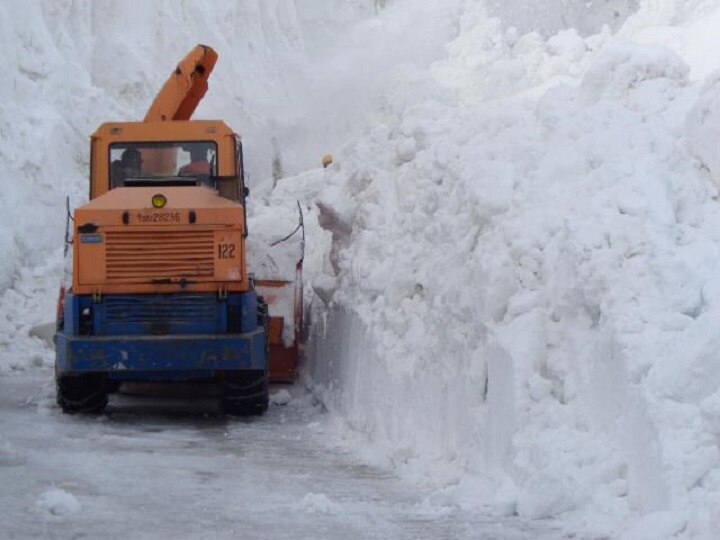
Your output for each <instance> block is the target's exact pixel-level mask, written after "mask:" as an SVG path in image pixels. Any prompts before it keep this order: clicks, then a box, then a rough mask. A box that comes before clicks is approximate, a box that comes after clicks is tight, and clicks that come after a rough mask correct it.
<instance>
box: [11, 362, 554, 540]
mask: <svg viewBox="0 0 720 540" xmlns="http://www.w3.org/2000/svg"><path fill="white" fill-rule="evenodd" d="M51 377H52V374H51V373H48V372H43V371H39V372H36V373H32V374H17V375H14V376H10V377H4V378H1V379H0V481H2V487H1V488H0V508H2V513H1V515H2V525H1V526H0V536H2V538H52V539H55V538H57V539H66V538H108V539H115V538H118V539H124V538H138V539H145V538H147V539H156V538H187V539H195V538H197V539H200V538H218V539H235V538H258V539H260V538H277V539H292V540H295V539H298V538H307V539H311V538H312V539H327V540H336V539H338V538H346V539H348V540H351V539H363V540H366V539H389V538H393V539H398V540H404V539H408V540H414V539H443V538H446V539H453V540H456V539H457V540H462V539H466V538H467V539H476V538H498V539H502V540H551V539H552V540H555V539H558V538H563V537H564V536H563V535H562V534H561V532H560V531H559V529H558V527H557V526H556V525H553V524H552V523H533V522H531V521H528V520H521V519H518V518H510V519H507V518H504V519H503V518H500V519H498V518H495V517H492V516H487V515H482V514H479V513H477V512H473V511H468V510H463V509H461V508H457V507H455V506H452V505H444V504H440V503H438V502H435V501H433V499H432V497H433V496H434V495H433V493H432V492H429V491H428V490H417V489H414V488H413V487H412V486H410V485H408V484H406V483H404V482H402V481H401V480H400V479H398V478H396V477H395V476H394V475H393V473H392V472H389V471H388V470H386V469H380V468H376V467H372V466H368V465H366V464H365V463H363V462H362V461H361V460H359V459H358V458H357V456H355V455H353V453H352V452H350V451H349V450H348V449H346V448H344V447H343V446H341V444H340V443H342V441H341V440H336V438H337V436H338V431H337V429H335V428H333V424H332V422H331V421H330V420H331V419H330V418H329V417H328V415H326V414H322V407H321V406H320V405H319V404H318V403H317V402H314V401H313V399H312V397H311V396H310V395H309V394H307V393H305V392H304V391H303V389H302V388H300V387H297V388H295V389H291V390H292V393H290V392H288V390H286V389H280V390H275V391H274V393H273V394H272V397H273V399H272V401H273V404H272V405H271V407H270V410H269V411H268V413H267V414H266V415H265V416H264V417H263V418H262V419H259V418H258V419H250V420H241V419H231V418H226V417H223V416H221V415H218V413H217V406H216V405H217V404H216V400H213V399H210V398H207V397H205V398H204V397H202V394H198V393H197V392H195V393H192V392H189V391H188V389H185V390H180V391H179V392H178V391H177V390H176V391H175V392H174V397H167V396H165V397H159V396H158V395H157V392H155V394H151V395H144V396H125V395H123V396H113V398H112V400H111V403H110V407H109V408H108V412H107V413H106V414H105V415H104V416H102V417H100V418H85V419H83V418H78V417H68V416H63V415H62V413H61V412H59V411H58V410H57V408H55V406H54V390H53V388H52V384H51V383H50V380H51ZM135 390H136V391H137V390H138V388H136V389H135ZM281 404H282V405H281Z"/></svg>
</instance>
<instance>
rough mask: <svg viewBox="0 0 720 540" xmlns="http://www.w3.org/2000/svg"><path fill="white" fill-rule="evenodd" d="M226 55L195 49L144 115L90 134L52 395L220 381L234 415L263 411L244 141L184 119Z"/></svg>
mask: <svg viewBox="0 0 720 540" xmlns="http://www.w3.org/2000/svg"><path fill="white" fill-rule="evenodd" d="M216 59H217V55H216V54H215V52H214V51H213V50H212V49H211V48H209V47H205V46H202V45H201V46H198V47H196V48H195V49H194V50H193V51H192V52H191V53H190V54H189V55H188V56H187V57H186V58H185V59H184V60H183V61H182V62H181V63H180V64H179V65H178V67H177V69H176V70H175V71H174V72H173V73H172V74H171V76H170V78H169V79H168V81H167V83H166V84H165V86H163V88H162V90H161V91H160V93H159V94H158V96H157V97H156V99H155V101H154V102H153V104H152V106H151V107H150V109H149V111H148V114H147V115H146V117H145V119H144V121H143V122H113V123H106V124H103V125H101V126H100V127H99V128H98V130H97V131H96V132H95V133H94V134H93V136H92V139H91V164H90V202H88V203H87V204H85V205H84V206H81V207H79V208H77V209H76V210H75V214H74V216H73V219H72V226H73V231H72V234H71V236H72V261H73V271H72V285H71V286H70V287H68V288H67V290H66V289H65V288H63V289H62V290H61V293H60V298H59V302H58V322H57V333H56V335H55V345H56V383H57V401H58V404H59V405H60V407H61V408H62V409H63V411H65V412H98V411H101V410H102V409H104V407H105V406H106V404H107V400H108V398H107V396H108V393H109V392H110V391H112V390H114V389H116V388H118V387H119V385H120V383H122V382H127V381H173V380H186V381H187V380H208V379H212V380H216V381H218V382H219V383H220V384H221V387H222V397H221V403H222V406H223V409H224V410H225V411H226V412H227V413H229V414H261V413H263V412H264V411H265V410H266V409H267V406H268V380H269V371H270V362H269V358H268V351H269V342H268V330H269V325H270V318H269V316H268V307H267V305H266V304H265V303H264V301H263V300H262V299H261V298H260V297H259V296H258V294H257V292H256V290H255V283H254V278H253V276H251V275H249V274H248V272H247V263H246V253H245V238H246V236H247V234H248V231H247V220H246V215H245V198H246V195H247V193H248V191H247V189H246V188H245V186H244V182H243V155H242V145H241V140H240V137H239V136H238V135H236V134H235V133H234V132H233V131H232V130H231V129H230V128H229V127H228V126H227V125H226V124H225V123H223V122H221V121H191V120H189V118H190V116H191V115H192V113H193V111H194V109H195V107H196V106H197V104H198V103H199V101H200V99H202V96H203V95H204V94H205V91H206V90H207V78H208V76H209V74H210V72H211V71H212V68H213V66H214V64H215V61H216Z"/></svg>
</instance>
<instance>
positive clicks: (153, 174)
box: [109, 141, 217, 189]
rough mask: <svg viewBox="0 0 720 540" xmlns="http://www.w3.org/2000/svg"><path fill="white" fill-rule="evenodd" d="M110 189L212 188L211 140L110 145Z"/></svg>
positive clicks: (213, 149) (214, 158)
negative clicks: (189, 186)
mask: <svg viewBox="0 0 720 540" xmlns="http://www.w3.org/2000/svg"><path fill="white" fill-rule="evenodd" d="M109 159H110V189H113V188H116V187H132V186H153V185H208V186H211V187H215V186H214V177H216V176H217V145H216V144H215V143H214V142H212V141H188V142H172V143H115V144H112V145H110V156H109Z"/></svg>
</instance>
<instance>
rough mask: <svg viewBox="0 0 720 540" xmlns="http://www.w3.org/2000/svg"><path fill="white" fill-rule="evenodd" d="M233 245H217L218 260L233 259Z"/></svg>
mask: <svg viewBox="0 0 720 540" xmlns="http://www.w3.org/2000/svg"><path fill="white" fill-rule="evenodd" d="M234 258H235V244H225V243H221V244H218V259H234Z"/></svg>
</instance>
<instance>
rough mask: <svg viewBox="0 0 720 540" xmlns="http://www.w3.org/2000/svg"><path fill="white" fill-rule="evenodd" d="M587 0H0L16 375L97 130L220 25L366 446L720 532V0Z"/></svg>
mask: <svg viewBox="0 0 720 540" xmlns="http://www.w3.org/2000/svg"><path fill="white" fill-rule="evenodd" d="M535 4H536V5H535ZM582 4H583V5H584V6H585V7H584V8H583V9H581V8H579V7H578V6H579V5H580V3H575V4H574V6H572V9H565V8H566V7H567V6H568V5H569V4H568V3H567V2H551V1H546V2H538V3H534V5H533V8H532V10H529V9H523V8H522V6H520V3H519V2H508V3H498V2H489V3H488V6H487V7H486V6H485V4H484V3H483V2H479V1H470V0H467V1H464V0H453V1H450V2H448V1H440V0H423V1H421V2H420V1H417V0H415V1H411V0H395V1H389V2H380V1H378V2H371V1H369V0H368V1H360V0H355V1H353V2H339V1H333V0H318V1H317V2H312V3H311V2H297V3H295V2H292V1H290V0H273V1H271V2H265V1H247V2H241V3H237V4H230V3H222V4H220V3H217V4H214V5H213V6H212V8H211V9H210V8H199V7H198V6H197V5H196V4H191V3H180V4H177V5H173V6H170V5H168V4H166V3H163V2H143V3H142V4H137V5H135V4H133V3H130V2H127V3H126V2H107V3H104V4H103V5H101V4H99V3H93V2H69V1H66V2H53V3H45V4H43V3H40V2H37V3H30V4H26V3H22V6H23V7H22V8H21V7H20V5H21V3H20V2H19V1H15V0H12V1H10V2H6V3H5V4H3V5H2V6H0V39H2V41H3V45H4V46H5V49H6V51H8V54H7V55H6V57H7V61H8V63H9V66H8V67H9V69H8V70H7V72H8V75H6V77H5V79H4V81H3V83H2V86H0V132H1V133H2V143H1V144H0V165H1V167H0V170H1V171H2V172H0V175H2V176H1V178H2V185H3V196H2V198H0V230H2V231H3V232H2V234H1V235H0V249H2V250H3V253H4V254H5V256H4V257H3V258H2V260H0V286H1V287H2V288H3V289H2V291H3V292H2V297H1V298H0V310H1V311H2V314H3V315H2V318H0V370H2V371H3V372H7V371H10V370H13V369H18V370H22V369H31V368H32V367H33V366H41V365H47V364H49V363H50V362H51V356H52V355H51V352H50V351H49V350H48V349H47V348H46V347H45V346H44V345H43V344H42V343H41V342H40V341H39V340H38V339H34V338H29V337H27V336H28V333H29V331H30V329H31V327H33V326H34V325H37V324H39V323H45V322H47V321H48V320H49V319H50V318H52V315H50V316H48V314H52V313H53V312H54V305H53V304H54V296H55V289H56V286H57V284H58V283H59V282H60V280H61V275H62V270H61V269H62V267H63V264H62V249H61V244H62V233H63V230H62V229H63V224H64V206H63V201H62V199H63V196H64V195H65V194H66V193H69V194H70V195H71V198H72V200H73V204H79V203H81V202H82V200H83V197H84V196H85V192H86V188H85V180H84V175H85V171H86V169H87V160H88V157H87V148H86V137H87V135H88V134H89V133H91V132H92V130H93V129H94V128H95V126H96V125H97V124H99V123H100V122H101V121H104V120H108V119H111V118H116V119H134V118H139V117H141V116H142V113H143V111H144V109H145V107H147V104H148V103H149V101H150V100H151V98H152V96H153V95H154V92H155V91H156V89H157V88H158V87H159V85H160V83H161V82H162V80H163V79H164V77H165V74H166V73H167V72H168V70H169V68H168V66H167V62H168V59H174V58H179V57H180V55H182V54H184V52H185V51H186V50H189V48H190V47H191V46H192V45H194V44H195V43H196V42H207V43H209V44H212V45H213V46H215V47H216V48H217V49H218V51H219V52H220V62H219V64H218V66H217V68H216V73H215V74H214V75H213V79H212V81H211V91H210V93H209V94H208V96H207V97H206V99H205V101H204V102H203V105H202V107H201V109H200V110H199V111H198V116H199V117H221V118H224V119H225V120H226V121H227V122H228V123H230V124H231V125H233V126H234V127H236V129H238V130H239V131H241V132H242V133H243V134H244V136H245V152H246V156H247V158H246V162H247V163H248V169H249V173H250V187H251V190H252V195H251V204H252V205H253V206H251V208H250V217H251V221H250V228H251V231H253V230H257V232H258V236H265V237H266V239H265V241H266V243H272V242H273V241H275V240H276V239H278V238H282V237H284V236H285V235H286V234H288V233H289V232H290V231H291V230H292V228H293V227H294V223H295V221H294V217H293V216H294V215H295V213H296V201H299V202H300V206H301V208H302V209H303V211H304V213H305V221H306V235H307V250H306V260H305V277H306V293H307V294H306V301H307V303H308V305H309V306H311V308H310V313H309V315H310V316H309V317H307V318H308V319H309V320H310V321H311V323H312V327H311V328H310V334H311V336H310V341H309V343H308V345H307V347H306V358H307V362H306V366H305V382H306V384H308V385H309V386H310V387H311V388H312V389H313V391H314V392H315V394H316V395H317V396H319V397H321V398H322V400H323V402H324V403H325V405H326V407H327V408H328V409H329V410H330V412H331V413H332V414H334V415H337V417H338V418H339V419H340V421H341V422H340V423H341V425H342V426H344V427H343V428H338V429H350V430H351V431H352V432H355V433H356V434H357V439H356V440H354V442H353V448H354V451H356V452H360V453H361V455H362V456H363V457H364V459H367V460H371V461H376V462H378V463H380V464H382V465H384V466H389V467H393V468H394V469H395V470H397V471H398V473H400V474H402V475H405V477H406V478H409V479H411V480H413V481H417V482H418V483H420V484H422V485H423V486H424V487H425V488H430V489H433V490H434V495H433V496H432V497H429V498H428V501H427V502H428V504H430V505H436V506H437V507H444V506H448V505H456V506H458V507H462V508H466V509H470V510H474V511H477V512H491V513H496V514H507V515H509V514H518V515H519V516H521V517H524V518H532V519H535V518H545V517H549V516H555V517H557V516H560V517H561V518H562V519H564V520H565V523H566V525H567V527H568V528H569V529H572V530H580V531H583V532H584V533H585V534H592V535H598V536H602V535H605V536H609V537H612V538H628V539H637V538H671V537H677V538H716V537H718V536H720V530H719V529H718V523H720V513H719V512H720V510H719V509H720V452H718V440H720V369H718V362H717V358H718V353H719V351H720V338H719V337H718V335H719V334H718V332H717V328H718V327H719V326H720V280H719V278H718V277H717V276H718V275H719V274H718V270H719V268H718V258H719V257H720V206H719V205H718V196H719V193H720V191H718V190H719V189H720V159H719V158H718V155H717V151H716V144H715V142H716V141H717V140H718V135H720V75H718V71H716V69H717V67H718V65H717V59H716V56H717V55H716V54H715V51H716V50H717V48H718V46H719V45H720V34H718V33H717V32H716V29H717V23H718V22H719V21H720V2H718V1H717V0H687V1H681V0H641V1H639V2H638V3H635V2H628V1H620V0H618V1H617V2H598V1H593V2H583V3H582ZM503 7H504V8H505V11H503ZM543 7H544V10H545V11H542V8H543ZM538 10H540V11H541V12H542V13H543V16H542V17H539V16H537V13H538V12H539V11H538ZM625 17H627V18H625ZM603 23H606V25H604V24H603ZM541 26H542V27H541ZM168 28H172V31H170V30H169V29H168ZM533 29H535V30H537V31H533ZM129 34H130V35H132V36H133V39H128V35H129ZM326 152H332V153H333V154H334V158H335V162H334V164H333V165H332V166H330V167H328V168H327V169H316V168H315V167H316V166H318V165H319V161H320V157H321V156H322V155H323V154H324V153H326ZM276 208H279V209H281V210H276V212H277V214H273V211H274V210H273V209H276ZM273 215H276V216H278V217H277V218H276V219H273ZM288 228H289V230H288ZM258 264H259V265H260V267H262V265H263V264H265V265H272V262H268V261H264V262H263V261H260V262H258ZM279 267H282V268H285V265H279ZM3 460H8V461H10V462H13V461H14V460H22V454H18V453H17V451H16V450H14V449H13V448H12V447H6V446H3V441H2V440H0V461H3ZM56 495H57V494H56ZM50 498H51V499H52V498H53V497H50ZM56 498H57V497H56ZM51 502H52V501H51ZM333 505H334V501H333V500H332V499H330V498H327V497H326V496H325V495H324V494H322V493H315V492H313V493H307V495H306V496H305V498H304V499H302V501H300V506H301V507H302V508H304V509H305V510H307V511H309V512H315V513H317V514H321V515H322V514H323V513H325V512H327V513H332V511H333V509H334V506H333Z"/></svg>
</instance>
